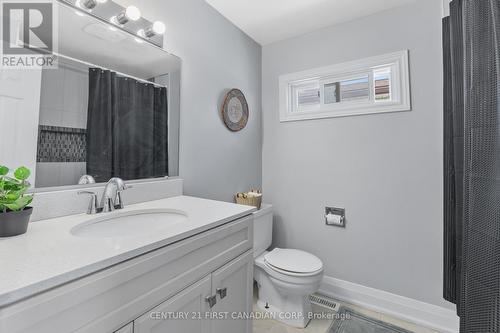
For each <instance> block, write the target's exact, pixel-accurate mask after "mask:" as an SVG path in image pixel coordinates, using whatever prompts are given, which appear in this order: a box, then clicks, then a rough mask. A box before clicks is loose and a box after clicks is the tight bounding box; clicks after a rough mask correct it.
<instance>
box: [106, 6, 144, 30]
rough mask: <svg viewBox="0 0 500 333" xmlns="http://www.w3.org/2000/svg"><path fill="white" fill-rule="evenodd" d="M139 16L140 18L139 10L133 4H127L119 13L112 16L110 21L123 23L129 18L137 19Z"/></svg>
mask: <svg viewBox="0 0 500 333" xmlns="http://www.w3.org/2000/svg"><path fill="white" fill-rule="evenodd" d="M140 18H141V11H140V10H139V8H137V7H135V6H128V7H127V8H126V9H125V10H124V11H122V12H121V13H120V14H118V15H116V16H113V17H112V18H111V21H115V22H116V23H117V24H121V25H123V24H125V23H127V22H128V21H129V20H132V21H137V20H138V19H140Z"/></svg>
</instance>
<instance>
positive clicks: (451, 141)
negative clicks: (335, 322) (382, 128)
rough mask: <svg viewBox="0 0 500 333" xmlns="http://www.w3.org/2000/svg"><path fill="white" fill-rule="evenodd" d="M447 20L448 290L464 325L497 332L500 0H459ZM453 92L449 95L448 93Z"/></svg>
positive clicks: (499, 317) (499, 323)
mask: <svg viewBox="0 0 500 333" xmlns="http://www.w3.org/2000/svg"><path fill="white" fill-rule="evenodd" d="M450 9H451V10H450V17H449V18H445V19H444V21H443V50H444V52H443V54H444V94H445V95H444V130H445V132H444V133H445V136H444V153H445V159H444V179H445V182H444V185H445V187H444V191H445V218H444V232H445V239H444V244H445V248H444V297H445V299H447V300H449V301H452V302H454V303H455V304H457V310H458V315H459V316H460V331H461V332H467V333H469V332H470V333H481V332H485V333H486V332H488V333H494V332H500V117H499V111H500V110H499V107H500V104H499V97H500V90H499V89H500V85H499V75H498V74H499V73H498V70H499V68H498V66H499V62H500V58H499V46H500V45H499V40H498V38H499V37H500V1H498V0H454V1H453V2H452V3H451V7H450ZM450 94H451V95H450Z"/></svg>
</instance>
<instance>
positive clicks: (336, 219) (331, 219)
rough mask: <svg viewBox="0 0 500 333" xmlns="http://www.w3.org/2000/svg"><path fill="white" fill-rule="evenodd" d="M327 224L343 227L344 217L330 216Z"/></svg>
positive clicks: (327, 216) (327, 218)
mask: <svg viewBox="0 0 500 333" xmlns="http://www.w3.org/2000/svg"><path fill="white" fill-rule="evenodd" d="M326 223H328V224H337V225H341V224H342V216H340V215H335V214H328V215H326Z"/></svg>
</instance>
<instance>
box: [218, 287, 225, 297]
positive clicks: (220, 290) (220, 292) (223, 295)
mask: <svg viewBox="0 0 500 333" xmlns="http://www.w3.org/2000/svg"><path fill="white" fill-rule="evenodd" d="M217 294H219V296H220V299H223V298H224V297H226V296H227V288H217Z"/></svg>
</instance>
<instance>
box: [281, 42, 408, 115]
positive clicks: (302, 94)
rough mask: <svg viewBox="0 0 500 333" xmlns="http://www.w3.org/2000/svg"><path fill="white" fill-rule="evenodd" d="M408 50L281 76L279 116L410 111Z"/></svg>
mask: <svg viewBox="0 0 500 333" xmlns="http://www.w3.org/2000/svg"><path fill="white" fill-rule="evenodd" d="M409 87H410V85H409V69H408V51H401V52H397V53H391V54H386V55H382V56H378V57H373V58H367V59H362V60H358V61H353V62H349V63H344V64H338V65H333V66H328V67H323V68H316V69H313V70H309V71H304V72H299V73H292V74H287V75H283V76H281V77H280V120H281V121H294V120H306V119H316V118H328V117H342V116H348V115H359V114H370V113H382V112H395V111H409V110H410V109H411V106H410V88H409Z"/></svg>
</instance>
